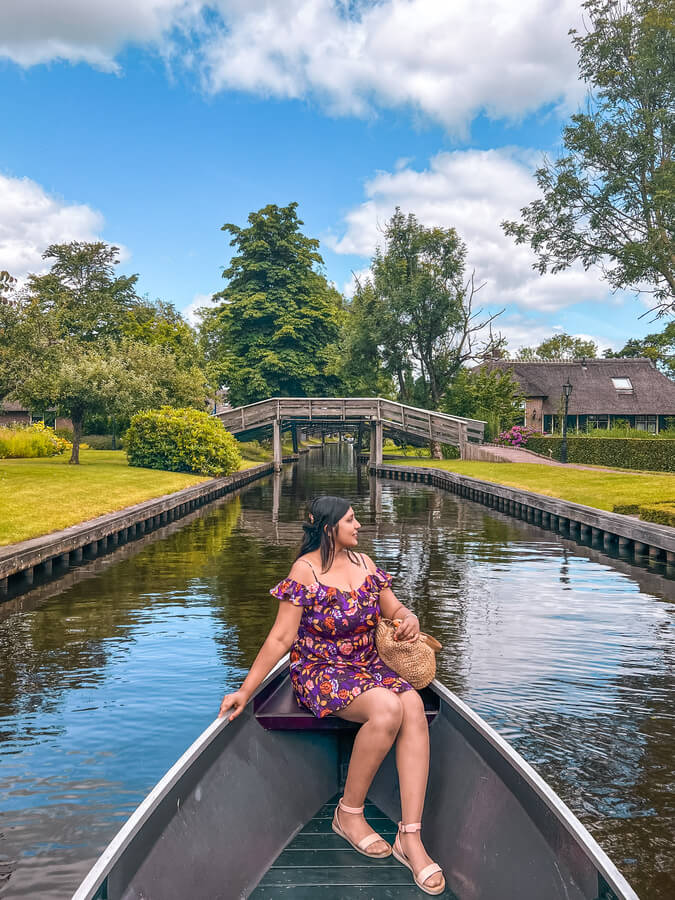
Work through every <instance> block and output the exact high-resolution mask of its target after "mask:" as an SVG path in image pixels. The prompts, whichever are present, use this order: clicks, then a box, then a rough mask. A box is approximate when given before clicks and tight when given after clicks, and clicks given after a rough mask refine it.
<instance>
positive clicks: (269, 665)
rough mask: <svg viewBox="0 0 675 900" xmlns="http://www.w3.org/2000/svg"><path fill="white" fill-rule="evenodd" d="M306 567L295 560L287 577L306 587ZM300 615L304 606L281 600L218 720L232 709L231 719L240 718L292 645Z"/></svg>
mask: <svg viewBox="0 0 675 900" xmlns="http://www.w3.org/2000/svg"><path fill="white" fill-rule="evenodd" d="M306 568H307V566H301V565H300V564H299V563H298V562H296V563H294V564H293V567H292V568H291V571H290V572H289V575H288V577H289V578H292V579H293V580H294V581H297V582H298V584H304V585H305V586H306V584H305V581H306V575H305V572H304V570H305V569H306ZM301 618H302V607H301V606H294V605H293V604H292V603H289V602H288V600H280V601H279V609H278V611H277V617H276V619H275V621H274V625H272V627H271V628H270V631H269V634H268V635H267V637H266V638H265V642H264V644H263V645H262V647H261V648H260V650H259V651H258V655H257V656H256V658H255V659H254V660H253V665H252V666H251V668H250V669H249V672H248V675H247V676H246V678H245V679H244V681H243V683H242V685H241V687H240V688H239V690H238V691H235V692H234V693H232V694H226V695H225V696H224V697H223V702H222V703H221V704H220V711H219V713H218V718H219V719H220V718H222V717H223V716H224V715H225V713H226V712H227V710H228V709H232V710H233V712H232V713H231V715H230V717H229V720H230V721H232V719H236V718H237V716H238V715H239V713H240V712H241V711H242V709H243V708H244V707H245V706H246V704H247V703H248V701H249V699H250V697H251V695H252V694H253V693H255V690H256V688H258V686H259V685H260V684H262V682H263V681H264V680H265V679H266V678H267V676H268V675H269V673H270V672H271V671H272V669H273V668H274V667H275V666H276V664H277V663H278V662H279V660H280V659H281V658H282V657H283V656H284V655H285V654H286V653H288V651H289V650H290V647H291V644H292V643H293V641H294V640H295V636H296V635H297V633H298V626H299V625H300V619H301Z"/></svg>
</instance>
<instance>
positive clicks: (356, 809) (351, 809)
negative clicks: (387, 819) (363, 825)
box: [338, 797, 365, 813]
mask: <svg viewBox="0 0 675 900" xmlns="http://www.w3.org/2000/svg"><path fill="white" fill-rule="evenodd" d="M338 806H339V807H340V809H343V810H344V811H345V812H346V813H362V812H363V810H364V809H365V806H345V804H344V803H343V802H342V797H340V799H339V800H338Z"/></svg>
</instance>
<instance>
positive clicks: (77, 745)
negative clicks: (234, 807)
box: [0, 446, 675, 900]
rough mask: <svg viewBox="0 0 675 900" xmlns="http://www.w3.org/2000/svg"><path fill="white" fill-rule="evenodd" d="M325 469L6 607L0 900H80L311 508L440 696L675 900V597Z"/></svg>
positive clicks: (640, 881)
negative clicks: (350, 556) (324, 510)
mask: <svg viewBox="0 0 675 900" xmlns="http://www.w3.org/2000/svg"><path fill="white" fill-rule="evenodd" d="M321 454H322V451H319V450H317V451H313V452H312V453H311V454H310V455H309V457H303V459H302V460H301V462H300V463H299V464H298V465H297V466H295V467H287V468H286V469H285V471H284V473H283V475H282V478H281V479H277V480H276V482H275V481H274V479H272V478H268V479H266V480H265V481H264V482H258V483H256V484H254V485H252V486H251V487H250V488H248V489H247V490H246V491H245V492H243V493H242V494H240V495H239V496H237V497H234V498H229V499H226V500H225V501H222V502H220V503H219V504H218V505H217V506H214V507H211V508H210V509H208V510H201V511H200V512H199V513H196V514H194V515H193V517H192V518H191V519H189V520H183V521H182V522H180V523H174V524H173V525H171V526H168V527H167V528H166V529H164V531H163V532H162V533H161V534H160V535H151V536H148V537H146V538H145V539H144V540H143V542H139V543H136V544H134V545H127V546H126V547H124V548H121V549H120V550H119V551H117V554H116V555H114V556H110V557H105V558H103V559H101V560H99V561H97V562H95V563H93V564H90V565H89V566H86V567H83V568H81V569H78V570H75V571H73V572H72V573H71V574H69V575H68V576H67V579H66V580H65V581H62V582H61V583H58V584H53V585H50V586H46V587H43V588H40V589H38V590H36V591H34V592H33V594H31V595H29V596H27V597H26V598H25V599H24V600H21V601H17V602H15V603H14V604H13V605H11V606H10V605H6V606H5V607H3V608H0V616H4V619H3V620H2V621H0V897H2V898H7V900H9V898H19V897H39V898H44V900H51V898H54V900H56V898H58V900H63V898H66V897H69V896H70V894H71V893H72V891H73V889H74V888H75V887H76V885H77V884H78V883H79V881H80V879H81V878H82V876H83V875H84V874H85V872H86V871H87V870H88V868H89V866H90V865H91V863H92V862H93V861H94V859H95V858H96V857H97V855H98V853H99V852H100V850H101V849H102V848H103V847H104V846H105V844H106V843H107V842H108V841H109V839H110V838H111V837H112V835H113V834H114V833H115V832H116V831H117V830H118V828H119V827H120V825H121V824H122V823H123V821H124V820H125V818H126V817H127V816H128V815H129V813H130V812H131V811H132V810H133V809H134V808H135V806H136V805H137V804H138V802H139V801H140V800H141V799H142V798H143V797H144V796H145V795H146V794H147V792H148V791H149V790H150V788H151V787H152V786H153V785H154V784H155V783H156V781H157V780H158V779H159V778H160V777H161V776H162V774H163V773H164V772H165V771H166V769H168V767H169V766H170V765H171V764H172V763H173V762H174V761H175V760H176V759H177V757H178V756H179V755H180V754H181V753H182V751H183V750H184V749H185V748H186V747H187V746H188V745H189V744H190V743H191V742H192V740H194V738H196V737H197V736H198V735H199V734H200V732H201V731H202V730H203V729H204V728H205V727H206V725H208V724H209V722H210V721H211V720H212V719H213V718H214V717H215V714H216V712H217V709H218V705H219V702H220V698H221V697H222V695H223V693H224V692H225V691H226V690H230V689H232V688H234V687H236V686H237V685H238V684H239V683H240V681H241V679H242V677H243V675H244V673H245V672H246V670H247V668H248V666H249V665H250V664H251V662H252V660H253V658H254V656H255V654H256V652H257V650H258V647H259V646H260V643H261V642H262V640H263V639H264V636H265V634H266V633H267V630H268V628H269V627H270V626H271V624H272V622H273V620H274V617H275V613H276V601H274V600H273V599H272V598H271V597H270V596H269V594H268V593H267V591H268V589H269V587H271V586H272V585H274V584H275V583H276V582H277V581H279V580H280V579H281V578H282V577H283V576H284V575H285V574H286V573H287V571H288V568H289V566H290V563H291V560H292V558H293V556H294V553H295V548H296V546H297V544H298V542H299V539H300V535H301V529H300V519H301V518H302V516H303V514H304V511H305V508H306V500H307V499H308V498H310V497H313V496H315V495H316V494H318V493H333V494H341V495H345V496H348V497H350V498H352V499H353V503H354V507H355V509H356V511H357V516H358V518H359V519H360V521H361V522H362V523H363V528H362V530H361V538H360V543H361V546H362V548H363V549H364V550H365V551H366V552H368V553H370V554H371V555H372V556H373V557H374V558H375V559H376V560H377V562H378V563H379V564H380V565H382V566H383V567H384V568H386V569H388V570H389V571H391V572H392V574H393V575H394V579H395V580H394V589H395V591H396V593H397V595H398V596H399V598H400V599H401V600H403V602H405V603H409V604H410V605H411V606H412V607H413V608H414V609H415V610H416V612H417V613H418V614H419V616H420V619H421V620H422V623H423V626H424V628H425V629H426V630H428V631H430V632H431V633H432V634H434V635H436V636H437V637H438V638H439V640H440V641H441V642H442V643H443V645H444V649H443V651H442V653H441V655H440V659H439V677H440V678H441V679H442V680H443V681H444V682H445V683H446V684H447V685H448V687H450V688H451V689H452V690H454V691H456V692H457V693H458V694H459V696H460V697H462V699H464V700H465V701H467V702H468V703H469V704H470V705H471V706H472V707H473V708H474V709H476V710H477V712H479V713H480V714H481V715H482V716H484V717H485V718H486V719H487V721H488V722H490V723H491V724H492V725H494V726H495V727H496V728H497V729H498V730H499V731H500V732H501V734H503V735H504V736H505V737H506V738H507V740H509V741H510V742H511V743H512V744H513V745H514V746H515V747H516V749H517V750H519V751H520V752H521V753H522V754H523V755H524V756H525V758H526V759H527V760H528V761H529V762H531V763H532V764H533V765H534V766H535V767H536V768H537V769H538V771H539V772H540V773H541V774H542V775H543V776H544V778H545V779H546V780H547V781H549V782H550V783H551V785H552V786H553V787H554V789H555V790H556V791H558V793H559V794H560V795H561V796H562V798H563V799H564V800H565V801H566V802H567V803H568V804H569V806H570V807H571V808H572V809H573V810H574V811H575V812H576V813H577V815H578V816H579V818H580V819H581V821H582V822H583V823H584V824H585V825H586V826H587V827H588V828H589V829H590V831H591V832H592V833H593V835H594V836H595V837H596V839H597V840H598V841H599V842H600V844H601V846H602V847H603V848H604V849H605V850H606V851H607V852H608V853H609V855H610V857H611V858H612V859H613V860H614V862H615V863H616V864H617V865H618V866H619V868H620V869H621V870H622V871H623V872H624V874H625V875H626V876H627V877H628V879H629V881H631V883H632V884H633V886H634V887H635V888H636V890H637V891H638V893H639V894H640V896H641V898H643V900H666V898H668V900H671V898H672V897H673V896H675V865H674V863H673V855H672V854H673V850H672V846H673V844H672V837H673V826H674V825H675V793H674V792H673V782H674V780H675V778H674V775H673V773H674V771H675V760H674V758H673V756H674V750H673V747H674V741H673V736H674V735H673V719H674V717H675V712H674V704H673V695H674V693H675V691H674V687H675V682H674V680H673V674H674V671H675V653H674V651H675V633H674V629H673V619H674V613H675V603H674V597H673V594H674V593H675V591H674V590H673V582H668V581H665V580H663V579H661V578H660V577H659V576H658V575H655V574H652V573H649V572H647V571H646V570H640V569H635V568H631V567H630V566H628V565H627V564H625V563H622V562H620V561H612V560H609V559H607V558H606V557H604V556H602V554H600V553H598V552H597V551H594V550H590V549H584V548H579V547H576V546H575V545H573V544H571V543H569V542H567V541H565V540H563V539H562V538H560V537H559V536H556V535H553V534H550V533H547V532H544V531H541V530H539V529H537V528H536V527H534V526H532V525H527V524H525V523H523V522H519V521H516V520H512V519H508V518H506V517H503V516H501V515H500V514H498V513H496V512H494V511H492V510H487V509H485V508H484V507H482V506H479V505H477V504H473V503H471V502H469V501H466V500H462V499H460V498H457V497H456V496H454V495H452V494H445V493H443V492H439V491H437V490H436V489H434V488H430V487H427V486H423V485H415V484H407V483H399V482H389V481H384V482H379V483H375V482H374V481H372V480H369V479H368V478H367V477H366V476H365V475H364V474H363V473H359V472H357V471H356V470H355V469H354V467H353V465H352V461H351V450H350V448H349V447H347V446H343V447H337V446H332V447H329V448H327V450H326V451H325V456H324V462H325V463H326V465H325V466H321V465H320V463H321Z"/></svg>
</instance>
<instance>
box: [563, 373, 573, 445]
mask: <svg viewBox="0 0 675 900" xmlns="http://www.w3.org/2000/svg"><path fill="white" fill-rule="evenodd" d="M571 393H572V385H571V384H570V378H569V375H568V376H567V381H566V382H565V384H563V396H564V398H565V413H564V415H563V420H562V444H561V445H560V462H562V463H566V462H567V408H568V406H569V404H570V394H571Z"/></svg>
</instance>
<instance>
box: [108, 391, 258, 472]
mask: <svg viewBox="0 0 675 900" xmlns="http://www.w3.org/2000/svg"><path fill="white" fill-rule="evenodd" d="M124 443H125V446H126V449H127V456H128V458H129V465H130V466H142V467H144V468H147V469H166V470H168V471H169V472H195V473H198V474H201V475H229V474H230V473H231V472H236V471H237V469H238V468H239V466H240V465H241V462H242V460H241V453H240V452H239V445H238V444H237V441H236V440H235V439H234V437H232V435H231V434H230V432H229V431H227V430H226V429H225V427H224V426H223V424H222V423H221V422H220V420H219V419H215V418H213V417H212V416H209V415H208V414H207V413H205V412H200V411H199V410H196V409H173V408H172V407H169V406H164V407H162V409H151V410H147V411H146V412H141V413H137V414H136V415H135V416H133V418H132V419H131V424H130V426H129V429H128V430H127V433H126V435H125V437H124Z"/></svg>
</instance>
